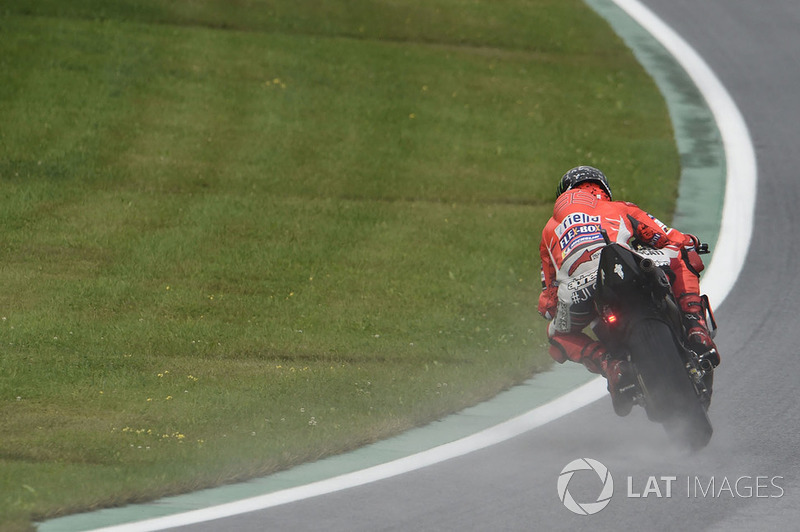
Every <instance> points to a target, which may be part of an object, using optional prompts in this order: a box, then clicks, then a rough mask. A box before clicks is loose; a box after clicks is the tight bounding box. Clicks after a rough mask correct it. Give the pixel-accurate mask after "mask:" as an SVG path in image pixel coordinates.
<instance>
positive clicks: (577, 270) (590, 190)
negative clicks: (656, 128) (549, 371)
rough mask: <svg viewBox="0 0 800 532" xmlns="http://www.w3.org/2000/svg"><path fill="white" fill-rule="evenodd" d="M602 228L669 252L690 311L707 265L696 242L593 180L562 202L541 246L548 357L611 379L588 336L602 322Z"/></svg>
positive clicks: (697, 305) (676, 287)
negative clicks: (598, 286) (598, 298)
mask: <svg viewBox="0 0 800 532" xmlns="http://www.w3.org/2000/svg"><path fill="white" fill-rule="evenodd" d="M601 228H602V229H604V230H605V231H606V232H607V234H608V237H609V239H610V240H611V241H612V242H617V243H619V244H623V245H628V244H629V242H630V241H631V240H632V239H634V238H635V239H638V240H639V241H640V242H641V243H643V244H645V245H647V246H649V247H652V248H656V249H661V250H663V251H664V254H665V255H666V256H667V257H669V265H670V268H671V269H672V271H673V272H674V273H675V281H674V282H673V291H674V293H675V295H676V297H677V298H678V302H679V304H680V306H681V309H682V310H683V311H684V312H685V313H687V314H695V315H699V314H700V313H701V302H700V282H699V273H700V271H702V269H703V263H702V261H701V260H700V257H699V255H698V254H697V252H696V249H695V248H696V246H697V245H698V241H697V238H695V237H693V236H691V235H687V234H684V233H681V232H680V231H677V230H676V229H671V228H668V227H667V226H666V225H664V224H663V223H661V222H660V221H658V220H657V219H656V218H654V217H653V216H651V215H649V214H648V213H646V212H645V211H643V210H642V209H640V208H639V207H637V206H636V205H634V204H633V203H627V202H623V201H610V200H608V199H607V196H606V195H605V193H604V192H603V191H602V189H601V188H600V187H598V186H597V185H595V184H594V183H590V182H588V183H582V184H580V185H578V186H576V187H574V188H572V189H570V190H567V191H566V192H564V193H563V194H561V195H560V196H559V197H558V199H557V200H556V203H555V206H554V208H553V216H552V218H550V220H549V221H548V222H547V225H546V226H545V228H544V230H543V231H542V241H541V244H540V246H539V252H540V254H541V259H542V285H543V291H542V295H541V296H540V298H539V312H540V313H541V314H542V315H543V316H544V317H545V318H547V319H549V320H551V321H550V323H549V324H548V329H547V332H548V337H549V339H550V344H551V346H550V355H551V356H552V357H553V359H555V360H556V361H557V362H559V363H563V362H565V361H566V360H572V361H574V362H579V363H583V364H584V365H585V366H586V367H587V368H588V369H589V371H591V372H593V373H600V374H605V371H604V366H603V361H604V356H605V349H604V348H603V346H602V345H601V344H600V343H599V342H597V341H595V340H593V339H592V338H590V337H589V336H588V335H586V334H584V333H583V332H582V331H583V329H584V328H585V327H587V326H588V325H589V324H590V322H591V321H592V320H593V319H594V318H595V317H596V312H595V310H594V307H593V304H592V301H591V299H592V295H593V293H594V286H595V281H596V275H597V267H598V263H599V259H600V250H601V249H602V248H603V246H604V245H605V241H604V240H603V237H602V235H601V233H600V229H601ZM703 327H705V323H704V322H703ZM709 342H710V340H709ZM712 345H713V344H712Z"/></svg>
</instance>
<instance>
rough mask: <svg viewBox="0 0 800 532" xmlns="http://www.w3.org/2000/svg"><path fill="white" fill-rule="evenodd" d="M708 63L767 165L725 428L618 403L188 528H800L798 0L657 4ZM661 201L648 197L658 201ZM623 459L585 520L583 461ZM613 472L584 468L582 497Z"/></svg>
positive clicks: (724, 408) (737, 293)
mask: <svg viewBox="0 0 800 532" xmlns="http://www.w3.org/2000/svg"><path fill="white" fill-rule="evenodd" d="M643 3H644V4H645V5H647V6H648V7H650V9H652V11H653V12H655V13H656V14H657V15H658V16H659V17H660V18H661V19H662V20H663V21H665V22H666V23H667V24H668V25H669V26H671V27H672V28H673V29H674V30H675V31H676V32H677V33H678V34H680V35H681V36H682V37H683V38H684V39H685V40H686V41H688V42H689V43H691V45H692V47H693V48H694V49H695V50H696V51H698V52H699V54H700V55H701V56H702V57H703V59H705V61H706V63H708V64H709V65H710V66H711V68H712V69H713V71H714V72H715V73H716V74H717V76H718V78H719V79H720V80H721V81H722V83H723V84H724V86H725V87H726V88H727V90H728V92H729V93H730V94H731V96H732V97H733V99H734V100H735V102H736V104H737V105H738V107H739V109H740V110H741V112H742V115H743V117H744V119H745V121H746V123H747V126H748V128H749V131H750V134H751V136H752V140H753V143H754V146H755V149H756V155H757V161H758V179H759V181H758V196H757V198H756V204H755V218H754V222H755V224H754V228H753V236H752V240H751V242H750V248H749V253H748V256H747V260H746V262H745V265H744V268H743V270H742V272H741V275H740V276H739V278H738V281H737V282H736V284H735V286H734V287H733V290H732V291H731V292H730V294H729V295H728V296H727V298H726V299H725V301H724V302H723V304H722V305H721V306H720V307H719V308H718V309H717V318H718V321H719V322H720V324H721V330H720V333H719V335H718V337H717V343H718V345H719V347H720V351H721V353H722V355H723V365H722V366H720V368H719V370H718V371H717V375H716V383H715V393H714V401H713V404H712V408H711V411H710V414H711V419H712V422H713V424H714V428H715V434H714V437H713V439H712V441H711V443H710V444H709V446H708V447H707V448H706V449H705V450H703V451H702V452H700V453H697V454H694V455H690V454H686V453H684V452H681V451H680V450H677V449H675V448H673V447H671V446H670V445H669V444H668V443H667V442H666V439H665V437H664V432H663V430H662V429H661V427H660V426H658V425H655V424H652V423H650V422H648V421H647V420H646V418H645V416H644V414H643V412H642V411H641V409H636V410H634V413H633V414H632V415H631V416H629V417H627V418H617V417H616V416H615V415H614V414H613V412H612V410H611V405H610V401H609V400H608V399H605V398H604V399H602V400H600V401H597V402H594V403H592V404H590V405H588V406H586V407H583V408H581V409H579V410H577V411H575V412H573V413H571V414H569V415H567V416H564V417H561V418H559V419H557V420H555V421H552V422H550V423H548V424H545V425H543V426H541V427H539V428H537V429H535V430H532V431H530V432H527V433H524V434H522V435H520V436H517V437H514V438H512V439H509V440H507V441H505V442H502V443H499V444H497V445H493V446H491V447H488V448H485V449H482V450H478V451H475V452H472V453H470V454H467V455H464V456H461V457H457V458H452V459H450V460H446V461H444V462H441V463H438V464H435V465H432V466H430V467H426V468H423V469H419V470H416V471H411V472H408V473H405V474H402V475H398V476H394V477H391V478H388V479H385V480H381V481H378V482H373V483H370V484H366V485H363V486H359V487H354V488H349V489H345V490H341V491H336V492H333V493H330V494H327V495H323V496H318V497H312V498H308V499H304V500H301V501H297V502H293V503H289V504H284V505H280V506H275V507H272V508H269V509H266V510H261V511H256V512H251V513H247V514H242V515H239V516H234V517H231V518H227V519H225V520H218V521H209V522H205V523H199V524H195V525H191V526H187V527H185V529H186V530H192V531H201V530H203V531H204V530H253V531H256V530H259V531H260V530H275V531H284V530H285V531H310V530H325V531H377V530H415V531H422V530H437V531H438V530H459V531H461V530H481V531H496V530H515V531H516V530H520V531H522V530H593V531H596V530H620V529H635V530H674V529H684V528H689V529H694V530H726V531H727V530H763V529H775V530H796V529H798V527H800V452H798V443H800V416H798V414H799V413H800V408H798V400H797V397H796V395H797V392H796V386H797V380H798V379H797V377H796V376H797V375H800V356H798V355H799V354H800V353H799V351H800V326H798V324H799V322H800V320H798V319H797V317H796V316H797V303H796V302H797V300H798V299H800V282H799V281H798V280H797V274H798V271H799V270H800V268H798V265H799V264H800V251H799V249H800V246H798V245H797V244H796V243H795V242H794V240H793V238H792V237H793V236H794V234H795V232H796V231H797V226H799V225H800V219H799V218H800V215H798V213H797V210H798V209H797V207H798V205H799V204H800V177H798V175H797V169H798V165H797V164H796V158H797V154H798V149H797V148H798V139H799V138H800V129H798V128H799V127H800V126H798V124H800V106H798V105H797V103H796V102H797V95H798V94H800V32H798V31H797V28H798V27H800V4H798V3H797V1H796V0H762V1H761V2H758V4H757V5H756V4H754V3H753V2H752V0H703V1H702V2H698V1H697V0H671V1H670V2H665V1H660V2H659V1H657V0H643ZM644 207H646V206H644ZM582 457H589V458H592V459H594V460H597V461H599V462H601V463H602V464H604V465H605V466H607V467H608V470H609V472H610V473H611V474H612V475H613V480H614V483H615V486H614V495H613V497H612V498H611V499H610V501H609V503H608V505H607V506H606V507H605V508H604V509H603V510H602V511H600V512H599V513H596V514H594V515H588V516H586V515H576V514H574V513H572V512H571V511H569V510H568V509H567V508H565V506H564V505H563V504H562V503H561V501H560V500H559V495H558V493H557V489H556V484H557V479H558V477H559V474H560V473H561V471H562V468H564V467H565V466H566V465H567V464H568V463H569V462H571V461H573V460H575V459H578V458H582ZM600 487H601V482H600V480H599V478H598V477H597V476H596V475H594V473H593V472H591V471H582V472H578V473H576V474H575V476H574V477H573V479H572V481H571V482H570V484H569V490H570V493H571V495H572V496H573V497H574V499H575V500H578V501H581V502H593V501H594V500H595V499H596V498H597V496H598V494H599V493H600Z"/></svg>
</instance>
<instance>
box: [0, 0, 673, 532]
mask: <svg viewBox="0 0 800 532" xmlns="http://www.w3.org/2000/svg"><path fill="white" fill-rule="evenodd" d="M0 36H1V37H0V117H2V121H0V185H1V186H0V224H2V225H1V226H2V227H3V233H2V236H1V237H0V286H2V287H3V290H2V291H1V292H0V345H2V355H1V356H0V431H1V432H2V434H3V437H2V438H1V439H0V516H3V518H2V519H3V523H2V524H0V529H8V530H11V529H17V528H25V527H26V526H27V525H28V524H29V523H30V520H31V519H42V518H47V517H53V516H57V515H63V514H65V513H69V512H74V511H79V510H86V509H90V508H97V507H102V506H108V505H115V504H121V503H124V502H129V501H141V500H146V499H150V498H154V497H158V496H161V495H165V494H170V493H178V492H181V491H186V490H190V489H197V488H201V487H207V486H212V485H217V484H220V483H225V482H231V481H234V480H238V479H243V478H248V477H252V476H254V475H262V474H268V473H270V472H273V471H277V470H280V469H285V468H287V467H290V466H292V465H294V464H297V463H300V462H304V461H309V460H314V459H317V458H319V457H322V456H325V455H329V454H332V453H337V452H342V451H345V450H347V449H352V448H354V447H357V446H359V445H363V444H365V443H368V442H372V441H375V440H377V439H380V438H384V437H387V436H389V435H392V434H396V433H397V432H399V431H402V430H405V429H407V428H410V427H413V426H417V425H420V424H424V423H426V422H429V421H431V420H433V419H436V418H437V417H440V416H442V415H444V414H446V413H449V412H453V411H456V410H458V409H461V408H463V407H465V406H467V405H469V404H474V403H475V402H477V401H480V400H482V399H485V398H488V397H490V396H492V395H494V394H495V393H497V392H498V391H500V390H502V389H504V388H507V387H509V386H511V385H513V384H514V383H517V382H520V381H521V380H523V379H525V378H527V377H528V376H530V375H531V374H532V373H533V372H535V371H539V370H541V369H544V368H546V367H547V366H548V365H549V357H548V356H547V354H546V350H545V348H544V347H543V345H544V342H545V340H544V337H543V327H544V322H543V320H541V319H540V318H539V317H538V315H537V314H536V310H535V309H536V299H537V297H538V292H539V286H538V285H539V278H538V275H539V272H538V269H539V259H538V256H537V255H538V252H537V248H538V239H539V234H540V231H541V227H542V226H543V224H544V222H545V221H546V219H547V217H548V216H549V212H550V209H551V203H552V200H553V194H554V189H555V184H556V182H557V179H558V178H559V177H560V175H561V174H562V173H563V172H564V171H565V170H566V169H568V168H570V167H572V166H575V165H577V164H584V163H587V164H594V165H597V166H599V167H601V168H602V169H603V170H604V171H606V173H607V174H608V175H609V177H610V178H611V179H612V183H613V186H614V190H615V194H616V196H617V197H619V198H624V199H628V200H631V201H636V202H639V203H641V204H642V205H643V206H645V207H647V208H648V209H649V210H651V211H652V212H653V213H654V214H656V215H657V216H659V217H662V218H664V219H669V218H670V214H671V210H672V206H673V198H674V193H675V190H676V184H677V183H676V181H677V175H678V158H677V154H676V152H675V146H674V143H673V140H672V132H671V129H670V126H669V123H668V118H667V114H666V110H665V108H664V104H663V101H662V100H661V98H660V97H659V95H658V93H657V91H656V89H655V87H654V85H653V84H652V82H651V80H650V79H649V78H648V77H647V76H646V75H645V74H644V73H643V72H642V70H641V68H640V67H639V66H638V65H637V64H636V62H635V61H634V59H633V58H632V56H631V54H630V53H629V52H628V51H627V50H626V49H625V48H624V46H623V45H622V44H621V43H620V41H619V40H618V39H617V38H616V37H615V36H613V35H612V34H611V32H610V30H609V29H608V27H607V26H606V25H605V24H604V23H603V22H602V21H601V20H600V19H598V17H596V16H595V15H594V14H593V13H592V12H591V11H589V10H588V9H587V8H586V7H585V6H584V5H583V4H582V3H580V2H577V1H572V0H539V1H524V0H509V1H507V2H502V3H499V2H464V1H455V0H437V1H426V2H421V1H419V2H416V1H412V0H409V1H407V2H379V1H366V0H360V1H349V2H342V1H324V0H319V1H314V2H310V1H309V2H300V3H297V2H293V1H288V0H287V1H273V2H266V1H258V0H251V1H241V2H227V1H221V0H220V1H211V0H205V1H198V2H161V1H155V0H153V1H145V0H142V1H138V2H137V1H133V0H127V1H115V2H109V1H101V0H82V1H74V2H60V1H58V2H56V1H50V2H48V1H45V0H39V1H33V2H31V1H27V0H26V1H14V0H11V1H7V2H5V4H4V7H2V8H0ZM656 194H658V195H657V196H656ZM76 486H79V487H80V488H79V489H75V487H76Z"/></svg>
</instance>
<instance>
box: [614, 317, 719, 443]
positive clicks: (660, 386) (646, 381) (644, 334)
mask: <svg viewBox="0 0 800 532" xmlns="http://www.w3.org/2000/svg"><path fill="white" fill-rule="evenodd" d="M629 343H630V348H631V350H630V351H631V361H632V362H633V365H634V367H635V368H636V373H637V378H638V381H639V386H640V387H641V389H642V393H643V395H644V398H645V405H644V407H645V411H646V412H647V416H648V417H649V418H650V419H651V420H652V421H655V422H658V423H661V424H662V425H663V426H664V429H665V430H666V432H667V434H668V436H669V437H670V439H672V440H673V441H674V442H675V443H677V444H679V445H683V446H688V447H689V448H690V449H691V450H692V451H697V450H700V449H702V448H703V447H705V446H706V445H708V442H709V441H710V440H711V435H712V434H713V432H714V429H713V428H712V426H711V422H710V421H709V419H708V414H707V413H706V409H705V407H704V406H703V404H702V402H701V400H700V398H699V397H698V395H697V393H696V391H695V387H694V385H693V384H692V382H691V380H690V377H689V374H688V373H687V371H686V368H685V367H684V363H683V361H682V360H681V357H680V354H679V353H680V351H679V349H680V347H679V346H678V344H677V342H676V340H675V337H674V335H673V333H672V329H671V328H670V327H669V325H668V324H666V323H665V322H663V321H661V320H658V319H644V320H642V321H640V322H638V323H637V324H636V325H635V326H634V327H633V329H632V330H631V332H630V336H629Z"/></svg>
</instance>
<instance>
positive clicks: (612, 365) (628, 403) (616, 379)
mask: <svg viewBox="0 0 800 532" xmlns="http://www.w3.org/2000/svg"><path fill="white" fill-rule="evenodd" d="M602 368H603V374H604V375H605V377H606V380H607V381H608V392H609V393H610V394H611V404H612V405H613V406H614V412H615V413H616V414H617V415H618V416H627V415H628V414H630V413H631V409H633V394H632V391H633V386H634V380H633V372H632V371H631V368H630V364H629V363H628V361H627V360H619V359H616V358H611V357H609V356H608V355H606V356H605V358H604V359H603V362H602Z"/></svg>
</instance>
